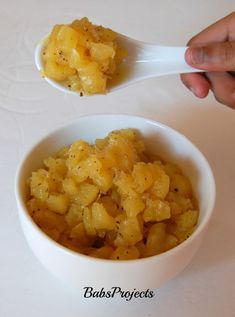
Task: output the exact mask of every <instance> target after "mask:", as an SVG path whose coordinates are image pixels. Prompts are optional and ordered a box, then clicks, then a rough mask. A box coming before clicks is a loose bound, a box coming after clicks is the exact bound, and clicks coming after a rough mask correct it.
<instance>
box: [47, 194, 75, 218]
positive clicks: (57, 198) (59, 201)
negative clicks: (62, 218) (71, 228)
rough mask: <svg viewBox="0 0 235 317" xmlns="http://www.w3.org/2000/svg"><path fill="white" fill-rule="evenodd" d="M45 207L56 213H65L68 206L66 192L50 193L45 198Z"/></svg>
mask: <svg viewBox="0 0 235 317" xmlns="http://www.w3.org/2000/svg"><path fill="white" fill-rule="evenodd" d="M46 204H47V207H48V208H49V209H50V210H51V211H54V212H55V213H58V214H65V213H66V211H67V210H68V207H69V198H68V196H67V195H66V194H51V195H49V197H48V198H47V200H46Z"/></svg>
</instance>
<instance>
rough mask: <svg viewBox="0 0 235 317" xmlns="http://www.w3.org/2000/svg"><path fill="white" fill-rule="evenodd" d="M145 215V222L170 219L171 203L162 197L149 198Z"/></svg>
mask: <svg viewBox="0 0 235 317" xmlns="http://www.w3.org/2000/svg"><path fill="white" fill-rule="evenodd" d="M143 217H144V221H145V222H148V221H163V220H165V219H169V218H170V217H171V210H170V204H169V203H168V202H167V201H162V200H160V199H156V200H152V199H147V200H146V208H145V210H144V215H143Z"/></svg>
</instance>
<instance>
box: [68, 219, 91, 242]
mask: <svg viewBox="0 0 235 317" xmlns="http://www.w3.org/2000/svg"><path fill="white" fill-rule="evenodd" d="M69 236H70V237H71V238H75V239H78V241H79V244H80V245H84V246H87V245H88V244H89V238H88V236H87V234H86V230H85V227H84V224H83V222H80V223H78V224H77V225H76V226H75V227H73V228H72V229H71V231H70V235H69Z"/></svg>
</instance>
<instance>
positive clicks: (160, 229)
mask: <svg viewBox="0 0 235 317" xmlns="http://www.w3.org/2000/svg"><path fill="white" fill-rule="evenodd" d="M165 239H166V231H165V224H163V223H156V224H154V225H153V226H152V227H151V228H150V230H149V234H148V237H147V242H146V247H145V256H151V255H156V254H159V253H161V252H162V251H163V246H164V241H165Z"/></svg>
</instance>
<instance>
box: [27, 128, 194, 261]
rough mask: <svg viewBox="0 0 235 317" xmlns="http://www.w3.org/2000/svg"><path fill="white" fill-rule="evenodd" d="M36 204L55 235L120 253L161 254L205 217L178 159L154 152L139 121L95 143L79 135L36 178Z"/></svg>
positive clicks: (94, 250) (37, 215)
mask: <svg viewBox="0 0 235 317" xmlns="http://www.w3.org/2000/svg"><path fill="white" fill-rule="evenodd" d="M29 187H30V197H29V200H28V203H27V207H28V210H29V212H30V214H31V216H32V218H33V219H34V221H35V222H36V223H37V225H38V226H39V227H40V228H41V229H42V230H43V231H44V232H45V233H46V234H48V235H49V236H50V237H51V238H52V239H54V240H55V241H57V242H58V243H60V244H62V245H64V246H66V247H68V248H69V249H72V250H75V251H77V252H80V253H83V254H86V255H90V256H93V257H100V258H105V259H113V260H128V259H137V258H142V257H148V256H153V255H156V254H159V253H162V252H164V251H167V250H169V249H171V248H173V247H175V246H176V245H178V244H180V243H181V242H182V241H184V240H185V239H187V238H188V237H189V236H190V235H191V233H192V232H193V231H194V228H195V226H196V224H197V220H198V215H199V212H198V206H197V203H196V199H195V197H194V196H193V192H192V187H191V184H190V182H189V180H188V178H187V177H186V176H184V175H183V173H182V171H181V170H180V168H179V167H177V166H176V165H175V164H172V163H168V162H164V161H163V160H160V159H159V158H157V157H156V156H152V155H148V153H147V152H146V150H145V145H144V142H143V141H142V140H141V138H140V136H139V135H138V133H137V132H136V131H134V130H133V129H122V130H118V131H113V132H110V133H109V134H108V136H107V137H106V138H104V139H97V140H96V142H95V144H94V145H91V144H89V143H87V142H85V141H84V140H77V141H75V142H74V143H73V144H72V145H70V146H68V147H65V148H63V149H61V150H60V151H59V152H58V153H57V154H55V155H54V156H50V157H48V158H46V159H45V160H44V166H43V167H42V168H40V169H38V170H37V171H34V172H33V173H32V175H31V177H30V179H29Z"/></svg>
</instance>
